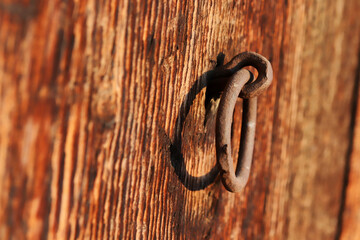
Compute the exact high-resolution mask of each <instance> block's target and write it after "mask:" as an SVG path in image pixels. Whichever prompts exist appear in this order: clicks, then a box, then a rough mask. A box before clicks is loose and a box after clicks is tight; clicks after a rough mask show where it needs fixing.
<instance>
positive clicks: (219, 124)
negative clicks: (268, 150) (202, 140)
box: [216, 52, 273, 192]
mask: <svg viewBox="0 0 360 240" xmlns="http://www.w3.org/2000/svg"><path fill="white" fill-rule="evenodd" d="M249 54H250V55H249ZM238 56H240V57H241V58H240V62H239V58H237V59H236V62H237V65H236V66H235V67H236V68H237V69H239V66H241V67H240V68H242V67H244V66H249V65H250V63H251V66H254V67H255V68H256V69H257V70H258V73H259V76H258V78H257V79H256V80H255V81H254V82H252V79H253V74H252V73H251V72H250V71H248V70H246V69H240V70H238V71H236V72H235V73H234V74H233V75H232V76H231V77H230V79H229V81H228V83H227V85H226V87H225V89H224V92H223V94H222V96H221V100H220V104H219V108H218V113H217V119H216V154H217V161H218V164H219V165H220V168H221V177H222V182H223V184H224V186H225V188H226V189H227V190H228V191H231V192H239V191H241V190H242V189H243V188H244V187H245V185H246V183H247V181H248V178H249V174H250V169H251V163H252V158H253V150H254V141H255V127H256V113H257V112H256V111H257V96H258V94H260V93H261V92H263V91H264V90H265V89H266V88H267V87H268V86H269V85H270V83H271V81H272V76H273V74H272V67H271V64H270V63H269V61H268V60H266V59H265V58H264V57H263V56H261V55H259V54H256V53H249V52H247V53H243V54H239V55H238ZM238 56H237V57H238ZM246 56H250V57H249V58H246ZM235 58H236V57H235ZM235 58H233V59H232V61H230V62H229V63H228V64H226V65H225V66H228V67H229V65H230V66H231V64H232V63H233V62H234V60H235ZM256 59H258V60H259V62H257V60H256ZM255 60H256V61H255ZM260 60H261V61H260ZM254 61H255V62H254ZM233 68H234V67H233ZM267 74H269V75H267ZM244 90H245V91H244ZM241 93H243V94H241ZM239 95H240V96H244V97H245V99H244V100H243V115H242V127H241V138H240V148H239V156H238V162H237V167H236V170H234V164H233V158H232V154H231V152H232V148H231V126H232V120H233V114H234V109H235V104H236V101H237V98H238V96H239ZM247 97H249V99H247Z"/></svg>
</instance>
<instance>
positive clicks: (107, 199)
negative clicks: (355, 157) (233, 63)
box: [0, 0, 360, 239]
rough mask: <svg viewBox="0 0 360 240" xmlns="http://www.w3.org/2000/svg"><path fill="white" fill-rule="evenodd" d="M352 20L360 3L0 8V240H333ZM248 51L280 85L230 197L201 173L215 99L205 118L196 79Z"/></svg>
mask: <svg viewBox="0 0 360 240" xmlns="http://www.w3.org/2000/svg"><path fill="white" fill-rule="evenodd" d="M359 10H360V7H359V3H358V1H357V0H349V1H344V0H336V1H323V0H314V1H305V2H304V1H297V0H294V1H286V0H284V1H249V0H245V1H194V2H192V1H189V2H184V1H167V2H159V1H127V0H126V1H119V0H102V1H95V0H87V1H67V2H64V1H60V0H54V1H35V0H33V1H17V2H11V1H3V2H2V3H0V25H1V27H0V93H1V95H0V110H1V114H0V129H1V131H0V134H1V135H0V188H1V189H2V192H1V193H0V209H3V211H0V236H1V238H2V239H8V238H10V236H12V237H13V238H14V239H24V238H28V239H39V238H56V239H63V238H71V239H75V238H79V239H82V238H89V237H92V238H98V239H107V238H111V239H114V238H119V237H120V238H126V239H128V238H138V239H142V238H144V239H153V238H161V239H173V238H181V239H183V238H188V239H192V238H194V237H195V238H211V239H219V238H221V239H225V238H232V239H283V238H288V239H332V238H334V236H335V234H336V228H337V224H338V216H339V211H340V205H341V192H342V187H343V181H342V179H343V177H344V175H343V174H344V169H345V162H346V155H347V150H348V148H349V144H350V135H351V134H350V130H351V128H350V120H351V106H352V102H351V101H352V96H353V87H354V83H355V81H356V80H355V73H356V67H357V66H358V58H357V52H358V48H359V36H360V31H359V29H360V28H359V27H360V26H359V21H358V12H359ZM246 50H251V51H256V52H259V53H260V54H262V55H264V56H266V57H267V58H268V59H269V60H270V61H271V62H272V65H273V69H274V81H273V85H272V86H271V87H270V89H269V90H268V91H267V92H266V93H265V94H264V95H262V96H261V97H260V98H259V103H258V128H257V132H256V144H255V152H254V163H253V169H252V173H251V176H250V180H249V183H248V185H247V187H246V189H245V191H244V192H243V193H240V194H232V193H229V192H227V191H226V190H225V189H224V188H223V187H222V185H221V183H220V180H219V179H218V178H214V176H213V175H212V174H210V175H206V174H207V173H209V172H210V171H211V169H213V167H214V166H215V161H216V160H215V140H214V124H215V122H214V119H215V114H216V104H217V101H216V100H212V101H209V104H207V105H206V106H205V100H206V92H207V88H206V84H205V83H204V81H202V80H203V79H204V78H205V77H206V75H205V73H206V72H207V71H209V70H211V69H213V68H214V67H215V65H216V59H218V60H219V61H218V63H219V62H220V60H221V56H223V55H224V56H225V59H224V61H225V62H227V61H228V60H230V59H231V57H233V56H234V55H236V54H238V53H239V52H242V51H246ZM240 113H241V107H240V105H239V107H238V108H237V109H236V113H235V116H234V119H235V125H234V136H233V146H238V145H239V144H238V141H239V138H240V137H239V134H240V132H239V129H240V128H239V121H240V119H241V118H240V116H241V114H240ZM180 142H181V146H180ZM236 151H237V148H236V147H235V148H234V154H236ZM211 173H213V172H211ZM202 188H204V189H202ZM344 229H345V228H344Z"/></svg>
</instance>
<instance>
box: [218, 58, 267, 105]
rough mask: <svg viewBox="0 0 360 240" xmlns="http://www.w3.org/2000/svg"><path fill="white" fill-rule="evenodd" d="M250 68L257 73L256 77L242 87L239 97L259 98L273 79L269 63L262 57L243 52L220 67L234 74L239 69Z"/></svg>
mask: <svg viewBox="0 0 360 240" xmlns="http://www.w3.org/2000/svg"><path fill="white" fill-rule="evenodd" d="M246 66H252V67H254V68H256V70H257V71H258V77H257V78H256V80H255V81H254V82H248V83H246V84H245V86H244V87H243V89H242V91H241V93H240V97H241V98H253V97H257V96H259V95H260V94H261V93H262V92H264V91H265V90H266V89H267V88H268V87H269V86H270V84H271V82H272V79H273V70H272V67H271V63H270V62H269V61H268V60H267V59H266V58H265V57H264V56H262V55H260V54H258V53H255V52H243V53H240V54H238V55H236V56H235V57H233V59H231V60H230V62H228V63H227V64H226V65H224V66H222V68H224V69H230V71H231V73H232V74H234V73H236V72H237V71H239V70H240V69H242V68H244V67H246Z"/></svg>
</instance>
